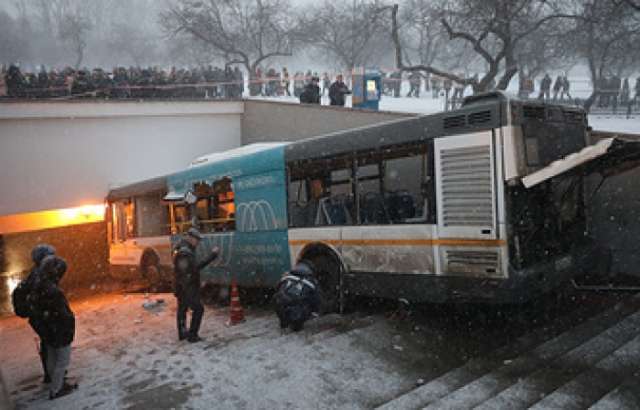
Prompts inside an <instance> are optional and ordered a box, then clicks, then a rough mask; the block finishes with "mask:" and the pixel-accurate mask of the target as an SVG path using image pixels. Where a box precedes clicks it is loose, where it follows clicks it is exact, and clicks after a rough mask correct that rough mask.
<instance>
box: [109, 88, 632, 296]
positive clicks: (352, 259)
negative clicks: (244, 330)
mask: <svg viewBox="0 0 640 410" xmlns="http://www.w3.org/2000/svg"><path fill="white" fill-rule="evenodd" d="M587 137H588V126H587V118H586V115H585V113H584V111H582V110H581V109H578V108H571V107H567V106H561V105H552V104H545V103H542V102H539V101H523V100H518V99H511V98H509V97H508V96H507V95H505V94H503V93H499V92H495V93H489V94H484V95H479V96H473V97H468V98H467V99H466V100H465V102H464V104H463V106H462V108H460V109H459V110H456V111H451V112H446V113H438V114H433V115H427V116H420V117H415V118H409V119H400V120H395V121H391V122H387V123H383V124H378V125H373V126H367V127H362V128H357V129H352V130H347V131H341V132H336V133H333V134H329V135H324V136H320V137H315V138H310V139H306V140H301V141H298V142H293V143H287V144H258V145H256V146H246V147H242V148H240V149H237V150H233V151H231V152H227V153H219V154H214V155H212V156H207V157H203V158H200V159H198V160H196V161H194V163H193V164H192V166H191V167H190V168H189V169H187V170H185V171H182V172H178V173H176V174H173V175H169V176H167V177H166V178H165V179H164V181H165V182H166V187H164V192H166V193H165V194H164V196H163V197H162V199H161V201H160V200H159V201H158V204H163V205H162V206H164V207H166V208H167V210H166V212H164V214H165V215H166V216H167V219H165V220H164V221H163V225H162V226H166V227H167V228H166V229H168V230H169V231H171V232H172V233H173V234H177V233H179V232H181V231H182V230H183V228H184V227H186V226H191V224H192V223H195V224H197V225H198V227H199V228H200V229H202V230H203V231H204V232H205V238H206V241H205V242H206V247H210V246H213V245H217V246H219V247H220V248H221V249H222V257H221V258H219V261H218V262H217V265H215V266H212V267H210V268H208V269H207V271H206V274H205V277H206V279H207V281H209V282H211V283H214V284H218V285H226V284H228V283H229V281H230V279H231V278H232V277H233V278H235V279H237V280H238V282H239V284H240V285H241V286H248V287H251V286H253V287H273V286H275V285H276V283H277V282H278V280H279V278H280V276H281V275H282V273H283V271H285V270H287V269H288V268H290V267H291V266H292V264H293V263H295V262H298V261H301V260H304V261H308V262H309V264H310V266H312V268H313V270H314V272H315V273H316V275H317V276H318V280H319V282H320V284H321V288H322V294H323V299H324V301H325V304H326V305H328V306H332V307H335V306H337V305H338V304H339V301H340V297H341V296H342V295H350V294H359V295H365V296H378V297H387V298H405V299H407V300H411V301H430V302H452V301H453V302H472V301H473V302H482V303H518V302H523V301H526V300H528V299H531V298H534V297H536V296H537V295H539V294H541V293H544V292H547V291H550V290H552V289H554V288H556V287H557V286H559V285H560V284H561V283H563V282H565V281H567V280H570V279H571V278H572V277H573V276H575V275H577V274H581V273H588V272H606V270H607V268H608V267H607V264H608V263H607V261H608V260H609V252H608V251H607V249H606V248H605V247H602V246H599V244H598V243H596V241H594V239H593V238H592V237H591V236H590V235H589V232H590V228H589V223H588V211H587V210H588V201H589V197H590V195H592V194H593V192H592V191H593V189H590V188H589V186H588V185H587V184H586V183H585V178H586V177H587V176H588V175H589V174H592V173H599V174H601V175H604V176H606V175H609V174H612V173H615V172H621V171H623V170H624V169H628V168H629V167H632V166H636V165H638V162H639V160H640V146H639V144H638V143H637V142H628V141H623V140H620V139H606V140H602V141H600V142H598V143H597V144H595V145H588V144H587ZM126 188H127V187H124V188H122V189H126ZM132 214H135V215H139V214H136V213H135V212H132ZM114 223H115V222H114ZM134 225H135V223H134ZM113 229H115V230H116V231H118V230H122V228H118V227H115V228H112V230H113ZM163 229H164V228H163ZM165 238H168V237H165ZM165 243H167V244H168V239H165ZM144 252H145V250H144V249H141V250H140V251H139V254H140V255H144ZM160 259H161V258H160Z"/></svg>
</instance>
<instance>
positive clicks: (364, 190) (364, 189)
mask: <svg viewBox="0 0 640 410" xmlns="http://www.w3.org/2000/svg"><path fill="white" fill-rule="evenodd" d="M359 164H361V165H360V166H359V167H358V197H359V202H360V216H359V219H360V223H361V224H363V225H380V224H388V223H390V219H389V212H388V210H387V207H386V204H385V199H384V194H383V192H382V180H381V179H382V177H381V167H380V163H377V162H376V163H373V164H368V165H366V164H367V162H366V161H364V160H362V159H361V160H360V161H359Z"/></svg>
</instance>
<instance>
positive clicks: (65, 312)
mask: <svg viewBox="0 0 640 410" xmlns="http://www.w3.org/2000/svg"><path fill="white" fill-rule="evenodd" d="M66 270H67V264H66V262H65V261H64V259H62V258H59V257H57V256H55V255H49V256H46V257H45V258H44V259H42V263H41V266H40V269H39V275H38V276H37V280H36V283H35V285H34V289H33V291H32V295H33V298H34V300H35V303H34V307H35V309H34V313H33V315H34V317H35V318H36V319H37V323H38V330H37V332H38V334H40V335H42V338H43V340H44V344H45V347H46V349H47V371H48V373H49V375H50V376H51V383H50V384H49V398H50V399H51V400H53V399H57V398H58V397H62V396H66V395H67V394H70V393H71V392H73V390H75V389H76V388H77V387H78V385H77V384H69V383H67V382H66V381H65V374H66V371H67V367H68V366H69V362H70V361H71V343H72V342H73V339H74V336H75V331H76V320H75V316H74V314H73V311H72V310H71V308H70V307H69V303H68V302H67V298H66V297H65V296H64V293H63V292H62V289H60V287H59V286H58V284H59V282H60V280H61V279H62V276H63V275H64V273H65V272H66Z"/></svg>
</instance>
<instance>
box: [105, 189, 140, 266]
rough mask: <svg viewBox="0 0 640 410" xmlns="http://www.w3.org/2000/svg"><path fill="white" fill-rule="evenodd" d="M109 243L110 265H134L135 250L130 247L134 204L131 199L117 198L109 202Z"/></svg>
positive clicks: (135, 262) (132, 234)
mask: <svg viewBox="0 0 640 410" xmlns="http://www.w3.org/2000/svg"><path fill="white" fill-rule="evenodd" d="M110 211H111V221H112V222H111V223H112V228H111V238H110V241H111V244H110V249H109V258H110V263H111V264H112V265H136V264H137V262H138V260H137V258H136V256H137V255H136V254H135V252H132V250H131V249H130V247H131V243H130V238H132V237H133V236H134V232H135V226H134V214H133V212H134V204H133V201H131V200H118V201H116V202H113V203H112V204H111V209H110Z"/></svg>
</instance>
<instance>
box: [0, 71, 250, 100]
mask: <svg viewBox="0 0 640 410" xmlns="http://www.w3.org/2000/svg"><path fill="white" fill-rule="evenodd" d="M243 91H244V76H243V74H242V71H240V69H238V68H237V67H236V68H231V67H226V68H225V69H222V68H219V67H213V66H208V67H197V68H191V69H186V68H181V69H176V68H175V67H172V68H171V69H170V70H164V69H161V68H158V67H148V68H140V67H129V68H125V67H115V68H113V70H111V71H110V72H109V71H105V70H104V69H102V68H95V69H93V70H89V69H86V68H85V69H77V70H76V69H73V68H71V67H66V68H64V69H62V70H56V69H50V70H48V71H47V70H46V69H45V68H44V67H41V68H40V70H39V71H37V72H24V73H23V72H22V71H21V70H20V68H19V67H18V66H16V65H11V66H9V67H5V66H2V68H0V96H5V97H10V98H56V97H68V96H74V97H101V98H239V97H241V96H242V93H243Z"/></svg>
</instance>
